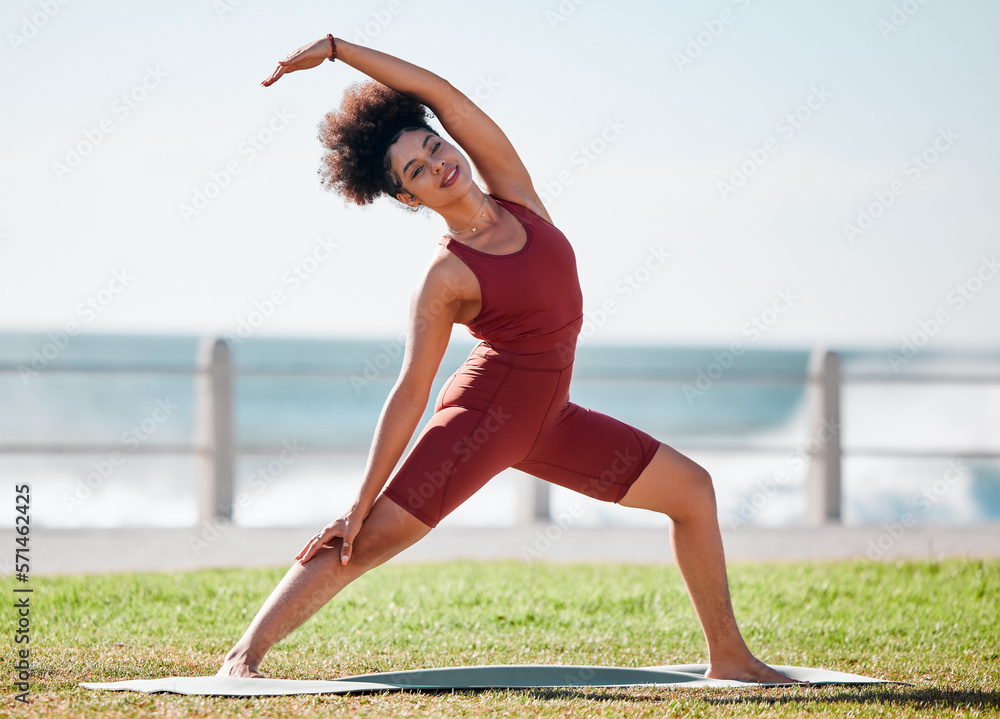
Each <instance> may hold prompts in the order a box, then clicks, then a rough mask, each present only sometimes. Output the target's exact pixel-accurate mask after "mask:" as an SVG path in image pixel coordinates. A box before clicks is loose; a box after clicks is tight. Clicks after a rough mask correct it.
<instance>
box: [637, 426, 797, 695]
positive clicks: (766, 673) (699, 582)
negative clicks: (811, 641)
mask: <svg viewBox="0 0 1000 719" xmlns="http://www.w3.org/2000/svg"><path fill="white" fill-rule="evenodd" d="M620 503H621V504H623V505H625V506H627V507H640V508H642V509H651V510H653V511H656V512H662V513H663V514H666V515H667V516H668V517H670V519H671V520H672V522H673V531H672V532H671V539H672V543H673V550H674V557H675V559H676V561H677V567H678V568H679V569H680V572H681V576H683V577H684V583H685V585H686V586H687V590H688V594H689V595H690V596H691V602H692V604H694V609H695V612H696V613H697V615H698V620H699V621H700V622H701V628H702V631H704V633H705V640H706V641H707V642H708V654H709V663H710V667H709V670H708V676H709V677H711V678H714V679H736V680H740V681H755V682H790V681H791V680H790V679H788V678H787V677H785V676H784V675H783V674H780V673H778V672H776V671H775V670H773V669H771V668H770V667H768V666H767V665H765V664H764V663H763V662H761V661H759V660H758V659H757V658H756V657H754V656H753V654H752V653H751V652H750V649H749V648H747V645H746V643H745V642H744V641H743V636H742V635H741V634H740V630H739V627H738V626H737V624H736V617H735V616H734V614H733V605H732V603H731V602H730V599H729V584H728V581H727V579H726V560H725V556H724V554H723V548H722V534H721V532H720V530H719V520H718V514H717V510H716V504H715V490H714V489H713V487H712V478H711V477H710V476H709V474H708V472H706V471H705V470H704V469H702V468H701V467H700V466H699V465H697V464H696V463H695V462H693V461H692V460H690V459H688V458H687V457H685V456H684V455H682V454H681V453H680V452H677V451H676V450H674V449H672V448H670V447H668V446H667V445H665V444H662V443H661V444H660V446H659V447H658V449H657V451H656V454H655V455H654V456H653V460H652V461H651V462H650V463H649V465H647V466H646V468H645V469H644V470H643V471H642V474H640V475H639V478H638V479H637V480H636V481H635V483H633V485H632V487H631V488H630V489H629V490H628V492H627V493H626V494H625V496H624V497H623V498H622V499H621V502H620Z"/></svg>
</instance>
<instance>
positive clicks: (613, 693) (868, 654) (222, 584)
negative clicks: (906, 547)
mask: <svg viewBox="0 0 1000 719" xmlns="http://www.w3.org/2000/svg"><path fill="white" fill-rule="evenodd" d="M283 573H284V570H282V569H274V570H227V571H198V572H178V573H145V574H113V575H103V576H100V575H92V576H81V577H40V578H34V579H32V582H31V586H32V587H33V588H34V593H33V594H32V599H31V606H32V614H31V621H32V627H31V631H32V635H31V649H32V670H33V677H32V680H31V692H30V697H31V704H29V705H27V706H26V705H24V704H21V703H19V702H17V701H15V700H14V698H13V695H14V692H13V691H9V690H8V689H9V687H10V686H11V681H10V680H9V679H8V681H7V682H6V686H5V697H4V702H3V704H2V707H0V715H2V716H17V717H31V716H46V717H69V716H93V717H141V716H153V715H155V716H169V717H175V716H176V717H207V716H218V717H230V716H232V717H236V716H259V717H310V716H370V717H395V716H400V717H403V716H405V717H410V716H486V715H493V714H500V715H506V716H545V717H557V716H572V717H590V716H614V717H645V716H683V717H716V716H741V715H745V714H754V715H759V716H775V717H790V716H803V715H809V716H817V715H821V716H844V717H847V716H853V717H869V716H872V717H874V716H878V717H896V716H927V717H936V716H1000V609H998V604H1000V602H998V598H1000V560H996V561H994V560H990V561H978V560H968V561H959V560H953V561H942V562H901V563H876V562H870V561H866V560H857V561H847V562H812V563H801V562H797V563H731V564H730V567H729V576H730V585H731V588H732V594H733V602H734V605H735V608H736V615H737V618H738V619H739V621H740V625H741V627H742V629H743V632H744V635H745V637H746V639H747V642H748V643H749V644H750V646H751V648H752V649H753V650H754V651H755V652H756V653H757V655H758V656H760V657H761V658H762V659H764V660H765V661H767V662H769V663H771V664H793V665H802V666H815V667H825V668H829V669H836V670H840V671H847V672H853V673H857V674H866V675H869V676H875V677H881V678H884V679H891V680H896V681H902V682H908V683H910V684H912V685H913V686H899V685H883V686H878V687H868V688H863V687H819V686H817V687H795V688H788V689H774V688H762V687H749V688H745V689H744V688H739V689H675V690H664V689H649V688H643V689H632V690H622V689H592V690H588V689H580V690H553V689H549V690H530V691H482V692H455V693H440V694H416V693H398V694H372V695H355V696H347V697H343V696H300V697H275V698H259V699H227V698H211V697H183V696H176V695H163V694H161V695H144V694H137V693H132V692H121V693H120V692H93V691H89V690H86V689H82V688H80V687H78V686H77V684H78V682H81V681H116V680H120V679H133V678H155V677H162V676H175V675H184V676H194V675H203V674H212V673H214V672H215V670H216V669H217V668H218V666H219V664H220V662H221V660H222V657H223V655H224V654H225V652H226V651H227V650H228V649H229V647H230V646H231V645H232V643H233V642H234V641H235V640H236V639H237V638H238V637H239V636H240V634H242V632H243V630H244V629H245V627H246V625H247V624H248V623H249V621H250V619H251V618H252V617H253V615H254V614H255V613H256V611H257V609H258V608H259V606H260V605H261V603H262V602H263V600H264V598H265V597H266V596H267V594H268V593H269V592H270V590H271V589H272V587H273V586H274V585H275V584H276V583H277V581H278V580H279V579H280V578H281V576H282V575H283ZM7 582H8V592H10V591H11V590H12V589H13V586H12V585H13V579H8V580H7ZM22 586H23V585H22ZM8 596H14V595H13V594H8ZM13 614H14V612H13V611H11V610H8V613H7V617H8V619H7V621H6V626H7V637H8V643H7V648H6V650H5V652H4V655H3V657H2V661H3V664H4V665H5V667H10V666H11V665H12V663H13V661H14V658H13V651H12V649H13V647H14V644H13V637H14V636H15V634H14V631H15V627H14V621H15V620H14V618H12V617H13ZM704 661H707V657H706V654H705V645H704V640H703V638H702V636H701V631H700V629H699V627H698V624H697V621H696V619H695V616H694V612H693V610H692V608H691V605H690V602H689V601H688V598H687V594H686V592H685V590H684V586H683V584H682V582H681V579H680V577H679V575H678V573H677V570H676V569H675V568H674V567H670V566H639V565H611V564H548V563H541V562H513V561H512V562H457V561H456V562H443V563H439V564H400V565H390V566H386V567H382V568H381V569H378V570H376V571H374V572H372V573H370V574H369V575H367V576H365V577H363V578H362V579H361V580H359V581H358V582H356V583H355V584H353V585H351V586H350V587H348V589H347V590H346V591H345V592H343V593H342V594H341V595H340V596H339V597H337V598H335V599H334V600H333V602H331V603H330V604H329V605H327V606H326V607H325V608H324V609H323V610H322V611H321V612H319V613H318V614H317V615H316V616H315V617H313V618H312V619H311V620H310V621H309V622H308V623H307V624H306V625H304V626H303V627H302V628H300V629H299V630H298V631H297V632H295V633H293V634H292V635H291V636H290V637H288V638H287V639H286V640H285V641H284V642H281V643H280V644H278V645H277V646H276V647H275V648H274V649H273V650H272V651H271V653H270V654H269V655H268V657H267V658H266V660H265V662H264V664H263V665H262V666H261V671H263V672H264V673H265V674H266V675H268V676H273V677H282V678H302V679H326V678H335V677H337V676H342V675H347V674H359V673H367V672H374V671H387V670H398V669H415V668H421V667H436V666H454V665H459V664H536V663H538V664H541V663H544V664H600V665H617V666H629V667H640V666H649V665H654V664H683V663H694V662H704ZM5 676H6V677H8V678H9V677H11V672H9V671H5Z"/></svg>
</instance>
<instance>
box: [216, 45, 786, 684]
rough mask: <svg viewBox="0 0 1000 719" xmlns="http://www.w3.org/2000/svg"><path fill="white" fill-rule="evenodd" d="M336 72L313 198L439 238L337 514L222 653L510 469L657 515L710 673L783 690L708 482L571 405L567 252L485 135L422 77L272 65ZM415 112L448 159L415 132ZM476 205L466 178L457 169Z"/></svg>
mask: <svg viewBox="0 0 1000 719" xmlns="http://www.w3.org/2000/svg"><path fill="white" fill-rule="evenodd" d="M326 60H331V61H332V60H339V61H340V62H343V63H345V64H347V65H350V66H351V67H353V68H355V69H357V70H360V71H361V72H363V73H365V74H366V75H368V76H369V77H370V78H372V80H373V81H375V82H369V83H366V84H364V85H356V86H354V87H352V88H350V89H349V90H348V91H347V92H346V93H345V96H344V101H343V104H342V105H341V107H340V109H339V110H338V111H335V112H332V113H329V114H328V115H327V116H326V119H325V121H324V122H323V123H322V124H321V126H320V138H321V139H322V140H323V142H324V144H325V145H326V147H327V149H328V152H327V154H326V156H325V158H324V167H323V170H322V171H321V172H322V173H323V176H324V180H325V182H326V184H327V186H328V187H330V188H331V189H334V190H336V191H337V192H339V193H340V194H342V195H343V196H344V197H345V198H347V199H349V200H352V201H353V202H355V203H358V204H368V203H370V202H372V201H373V200H374V199H376V198H377V197H378V196H380V195H383V194H386V195H389V196H391V197H392V198H394V200H395V201H398V202H400V203H402V204H404V205H407V206H408V207H410V208H411V209H413V210H414V211H416V210H417V209H418V208H419V207H420V206H424V207H427V208H429V209H431V210H433V211H434V212H437V213H438V214H439V215H441V217H443V218H444V220H445V222H446V223H447V226H448V229H449V234H448V235H447V236H445V238H444V239H443V240H442V241H441V243H440V246H439V247H438V248H437V250H436V252H435V253H434V256H433V258H432V260H431V262H430V265H429V267H428V269H427V272H426V275H425V276H424V278H423V281H422V283H421V285H420V287H419V288H418V289H417V290H416V292H415V293H414V295H413V301H412V303H411V309H410V318H409V324H408V334H407V341H406V349H405V355H404V360H403V366H402V370H401V372H400V376H399V379H398V381H397V382H396V384H395V386H394V387H393V389H392V391H391V392H390V394H389V397H388V399H387V400H386V403H385V407H384V408H383V410H382V414H381V416H380V417H379V421H378V425H377V428H376V430H375V437H374V441H373V443H372V447H371V451H370V453H369V457H368V462H367V465H366V467H365V471H364V478H363V481H362V484H361V489H360V491H359V492H358V496H357V498H356V499H355V501H354V504H353V505H352V506H351V508H350V509H349V510H348V511H347V512H346V513H345V514H344V515H343V516H342V517H340V518H339V519H337V520H335V521H333V522H331V523H330V524H328V525H327V526H326V527H324V528H323V529H322V531H320V532H319V533H318V534H317V535H316V536H315V537H313V538H312V539H311V540H310V541H309V542H308V543H307V544H306V545H305V546H304V547H303V548H302V550H301V551H300V552H299V553H298V555H296V557H295V559H296V563H295V564H293V566H292V568H291V569H290V570H289V571H288V573H287V574H286V575H285V577H284V579H282V581H281V583H280V584H279V585H278V587H277V588H276V589H275V590H274V591H273V592H272V593H271V596H270V597H269V598H268V600H267V601H266V602H265V604H264V606H263V607H262V608H261V610H260V612H258V614H257V616H256V617H255V618H254V620H253V622H252V623H251V625H250V627H249V628H248V629H247V631H246V633H245V634H244V635H243V637H242V638H241V639H240V641H239V642H238V643H237V644H236V646H235V647H233V649H232V650H231V651H230V652H229V654H228V655H227V656H226V660H225V663H224V664H223V666H222V668H221V669H220V670H219V674H220V675H231V676H243V677H257V676H260V674H259V673H258V672H257V667H258V666H259V664H260V662H261V660H262V659H263V657H264V654H265V653H266V652H267V651H268V650H269V649H270V648H271V647H272V646H273V645H274V644H275V643H276V642H278V641H279V640H281V639H282V638H283V637H285V636H287V635H288V634H289V633H290V632H292V631H293V630H294V629H295V628H297V627H298V626H300V625H301V624H302V623H303V622H305V620H306V619H308V618H309V617H310V616H312V615H313V614H314V613H315V612H316V611H317V610H318V609H319V608H320V607H322V606H323V605H324V604H326V603H327V602H328V601H329V600H330V599H331V598H332V597H333V596H334V595H336V594H337V592H339V591H340V590H341V589H343V588H344V587H345V586H346V585H347V584H349V583H350V582H351V581H353V580H354V579H356V578H357V577H359V576H361V575H362V574H364V573H365V572H366V571H368V570H369V569H372V568H374V567H376V566H378V565H379V564H382V563H383V562H385V561H386V560H388V559H389V558H390V557H392V556H394V555H395V554H397V553H398V552H400V551H402V550H403V549H405V548H406V547H408V546H410V545H411V544H413V543H414V542H416V541H417V540H419V539H420V538H421V537H423V536H424V535H426V534H427V533H428V532H429V531H430V530H431V529H432V528H433V527H434V526H436V524H437V522H438V521H440V519H441V518H442V517H444V516H445V515H447V514H448V513H449V512H450V511H452V510H453V509H455V507H457V506H458V505H459V504H461V503H462V502H463V501H464V500H465V499H467V498H468V497H469V496H470V495H472V494H473V493H474V492H475V491H476V490H478V489H479V488H480V487H481V486H482V485H483V484H485V483H486V482H487V481H488V480H489V479H490V478H491V477H493V476H494V475H496V474H497V473H499V472H500V471H502V470H503V469H506V468H507V467H512V466H513V467H517V468H518V469H522V470H524V471H526V472H529V473H531V474H534V475H536V476H539V477H541V478H543V479H546V480H548V481H552V482H556V483H558V484H561V485H563V486H567V487H570V488H572V489H575V490H577V491H579V492H583V493H585V494H588V495H590V496H593V497H597V498H599V499H603V500H606V501H613V502H618V503H620V504H623V505H625V506H629V507H643V508H646V509H651V510H653V511H656V512H662V513H664V514H666V515H668V516H669V517H670V518H671V519H672V520H673V533H672V539H673V549H674V556H675V557H676V560H677V565H678V567H679V568H680V571H681V574H682V575H683V577H684V581H685V583H686V585H687V589H688V592H689V594H690V596H691V600H692V602H693V604H694V607H695V610H696V612H697V614H698V619H699V621H700V622H701V626H702V629H703V630H704V633H705V638H706V640H707V642H708V649H709V656H710V665H711V666H710V669H709V671H708V676H709V677H713V678H719V679H737V680H743V681H757V682H788V681H790V680H789V679H788V678H787V677H785V676H783V675H782V674H780V673H778V672H776V671H775V670H773V669H771V668H770V667H768V666H767V665H765V664H763V663H762V662H760V661H759V660H757V659H756V658H755V657H754V656H753V655H752V654H751V653H750V650H749V649H748V648H747V646H746V644H745V643H744V641H743V638H742V636H741V635H740V631H739V628H738V627H737V624H736V619H735V617H734V616H733V610H732V605H731V603H730V599H729V590H728V585H727V580H726V568H725V559H724V557H723V547H722V539H721V536H720V532H719V525H718V520H717V515H716V504H715V494H714V490H713V488H712V482H711V478H710V477H709V475H708V473H707V472H706V471H705V470H704V469H702V468H701V467H700V466H698V465H697V464H695V463H694V462H693V461H691V460H690V459H688V458H687V457H684V456H683V455H681V454H679V453H678V452H676V451H675V450H673V449H671V448H670V447H668V446H666V445H665V444H662V443H660V442H658V441H656V440H655V439H653V438H652V437H650V436H649V435H648V434H646V433H644V432H641V431H639V430H637V429H635V428H633V427H630V426H628V425H626V424H624V423H622V422H619V421H618V420H615V419H612V418H611V417H608V416H606V415H603V414H600V413H598V412H593V411H590V410H586V409H583V408H581V407H579V406H578V405H575V404H573V403H571V402H569V380H570V374H571V370H572V363H573V354H574V349H575V346H576V338H577V335H578V333H579V331H580V327H581V324H582V314H583V312H582V308H583V304H582V296H581V294H580V287H579V282H578V279H577V274H576V264H575V259H574V255H573V250H572V248H571V247H570V245H569V243H568V242H567V240H566V238H565V237H564V236H563V235H562V233H561V232H559V230H557V229H556V228H555V227H554V226H553V225H552V224H551V221H550V217H549V214H548V212H546V210H545V207H544V206H543V205H542V203H541V201H540V200H539V198H538V195H537V194H536V192H535V190H534V187H533V186H532V183H531V178H530V177H529V176H528V172H527V170H526V169H525V167H524V165H523V164H522V163H521V160H520V158H519V157H518V155H517V153H516V152H515V150H514V148H513V146H512V145H511V143H510V141H509V140H508V139H507V137H506V136H505V135H504V133H503V132H502V131H501V130H500V128H499V127H498V126H497V125H496V124H495V123H494V122H493V121H492V120H491V119H490V118H489V117H487V116H486V115H485V114H484V113H483V112H482V111H481V110H480V109H479V108H477V107H476V106H475V105H474V104H473V103H472V102H471V101H470V100H469V99H468V98H467V97H465V96H464V95H463V94H462V93H461V92H459V91H458V90H456V89H455V88H454V87H452V86H451V85H450V84H449V83H448V82H446V81H445V80H443V79H441V78H440V77H438V76H437V75H434V74H433V73H431V72H429V71H427V70H424V69H422V68H419V67H416V66H415V65H412V64H410V63H408V62H405V61H403V60H400V59H398V58H395V57H392V56H390V55H387V54H384V53H381V52H377V51H375V50H371V49H368V48H365V47H362V46H358V45H353V44H351V43H349V42H346V41H344V40H342V39H340V38H334V37H333V36H332V35H328V36H327V37H326V38H324V39H322V40H317V41H316V42H314V43H312V44H310V45H306V46H304V47H302V48H300V49H298V50H296V51H295V52H294V53H292V54H291V55H290V56H289V57H288V58H287V59H286V60H284V61H282V62H280V63H279V64H278V67H277V69H276V70H275V71H274V73H273V74H272V75H271V76H270V77H269V78H268V79H267V80H265V81H264V82H263V83H262V84H263V85H264V86H265V87H267V86H269V85H271V84H273V83H274V82H276V81H277V80H278V79H279V78H281V77H282V76H283V75H284V74H285V73H289V72H294V71H296V70H305V69H308V68H313V67H316V66H318V65H320V64H321V63H323V62H324V61H326ZM427 108H429V109H430V110H431V111H432V112H433V114H434V115H435V116H436V117H437V118H438V120H439V121H440V122H441V125H442V126H443V127H444V129H445V130H446V131H447V132H448V134H449V135H451V137H452V138H454V140H455V142H456V143H457V145H458V146H455V145H452V144H451V143H449V142H447V141H446V140H444V139H443V138H441V137H440V136H438V134H437V132H436V131H435V130H433V129H432V128H431V127H430V126H429V125H428V124H427V123H426V120H425V117H426V112H427ZM473 166H475V169H476V170H477V172H478V173H479V175H480V176H481V177H482V179H483V180H484V183H485V185H486V190H487V191H486V192H484V191H483V190H482V189H480V188H479V187H478V186H477V184H476V183H475V182H474V181H473V178H472V167H473ZM455 323H462V324H465V325H468V327H469V330H470V332H472V333H473V335H474V336H476V337H477V338H479V339H481V340H483V341H482V342H481V343H480V344H479V345H478V346H477V347H476V348H475V349H473V351H472V353H471V354H470V356H469V358H468V360H467V361H466V362H465V363H464V364H463V365H462V367H461V368H460V369H459V370H458V372H456V373H455V374H454V375H453V376H452V377H451V379H449V380H448V382H447V384H446V385H445V386H444V388H443V389H442V391H441V392H440V394H439V396H438V398H437V402H436V405H435V414H434V415H433V417H432V418H431V419H430V420H429V421H428V423H427V425H426V426H425V427H424V428H423V430H422V431H421V434H420V436H419V438H418V441H417V442H416V444H415V445H414V448H413V450H412V451H411V453H410V454H409V455H408V456H407V458H406V460H405V461H404V463H403V464H402V466H401V467H400V469H399V471H398V472H397V473H396V475H395V476H394V477H393V479H392V481H391V482H390V483H389V485H388V486H387V487H386V488H385V491H384V492H383V491H382V489H383V486H384V485H385V484H386V481H387V480H388V479H389V475H390V473H391V472H392V470H393V468H394V467H395V466H396V463H397V462H398V460H399V458H400V457H401V455H402V453H403V451H404V449H405V448H406V445H407V444H408V442H409V440H410V438H411V436H412V434H413V432H414V430H415V429H416V426H417V423H418V421H419V419H420V417H421V415H422V414H423V411H424V409H425V407H426V404H427V400H428V397H429V394H430V388H431V382H432V381H433V379H434V376H435V374H436V373H437V371H438V367H439V364H440V362H441V357H442V355H443V354H444V351H445V348H446V346H447V344H448V340H449V338H450V336H451V330H452V325H453V324H455Z"/></svg>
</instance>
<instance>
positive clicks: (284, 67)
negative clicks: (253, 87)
mask: <svg viewBox="0 0 1000 719" xmlns="http://www.w3.org/2000/svg"><path fill="white" fill-rule="evenodd" d="M332 52H333V48H332V47H331V46H330V40H329V39H328V38H325V37H324V38H323V39H322V40H317V41H316V42H314V43H310V44H309V45H303V46H302V47H300V48H299V49H298V50H296V51H295V52H293V53H291V54H290V55H289V56H288V57H286V58H285V59H284V60H280V61H278V67H277V68H276V69H275V71H274V72H273V73H271V77H269V78H267V79H266V80H264V81H263V82H262V83H261V85H262V86H263V87H269V86H270V85H272V84H273V83H274V82H275V81H277V79H278V78H279V77H281V76H282V75H284V74H285V73H286V72H295V71H296V70H308V69H309V68H311V67H316V66H317V65H319V64H320V63H322V62H323V61H325V60H328V59H330V54H331V53H332Z"/></svg>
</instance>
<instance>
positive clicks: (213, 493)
mask: <svg viewBox="0 0 1000 719" xmlns="http://www.w3.org/2000/svg"><path fill="white" fill-rule="evenodd" d="M195 386H196V400H195V406H196V413H197V417H196V423H195V426H196V427H197V429H196V434H197V437H196V439H195V441H196V443H197V445H198V446H199V447H200V448H202V456H203V459H202V471H201V477H200V479H199V488H198V517H199V519H200V520H201V521H202V522H211V521H212V520H213V519H215V518H216V517H224V518H226V519H230V518H231V515H232V507H233V476H234V463H235V436H234V430H233V361H232V356H231V354H230V352H229V345H228V344H227V343H226V341H225V340H224V339H222V338H216V337H203V338H202V339H201V344H200V345H199V347H198V374H197V375H196V384H195Z"/></svg>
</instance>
